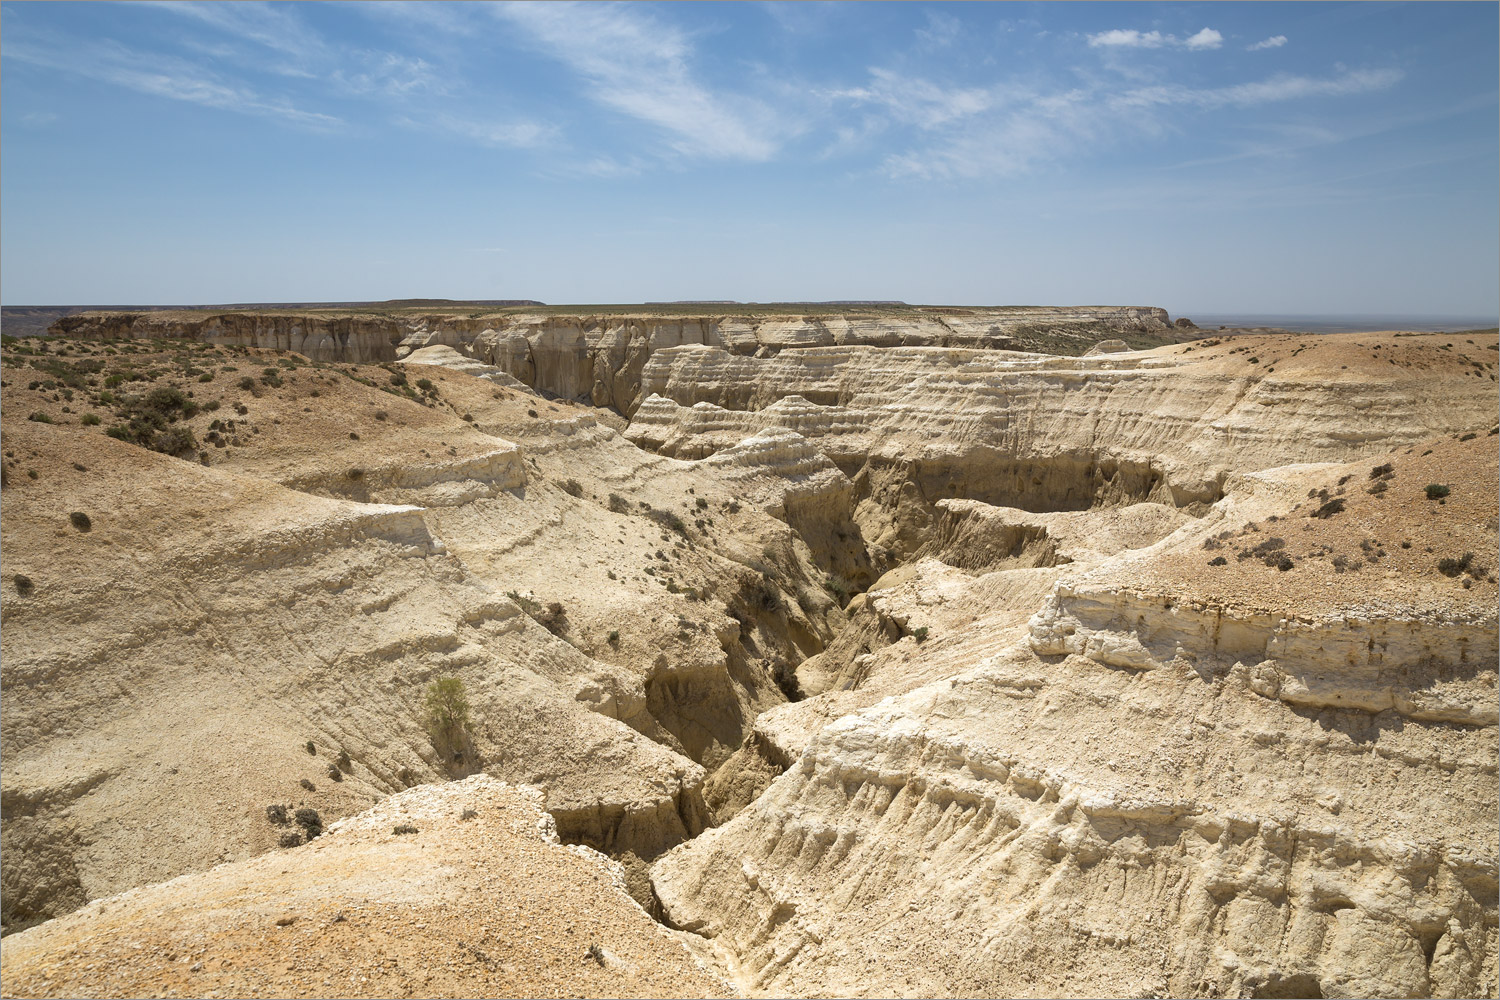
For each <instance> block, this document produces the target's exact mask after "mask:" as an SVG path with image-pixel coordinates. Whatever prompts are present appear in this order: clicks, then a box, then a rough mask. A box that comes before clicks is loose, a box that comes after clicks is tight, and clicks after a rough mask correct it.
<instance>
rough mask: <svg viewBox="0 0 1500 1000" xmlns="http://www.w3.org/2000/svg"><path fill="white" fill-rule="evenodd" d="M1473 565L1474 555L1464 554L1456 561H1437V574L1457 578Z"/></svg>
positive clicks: (1470, 553)
mask: <svg viewBox="0 0 1500 1000" xmlns="http://www.w3.org/2000/svg"><path fill="white" fill-rule="evenodd" d="M1473 563H1474V553H1472V552H1465V553H1464V554H1463V555H1461V556H1459V557H1458V558H1457V559H1439V560H1438V564H1437V569H1438V572H1439V573H1441V574H1443V575H1444V576H1447V577H1454V576H1458V575H1459V574H1460V573H1463V572H1464V571H1466V570H1467V569H1468V568H1469V567H1470V566H1471V565H1473Z"/></svg>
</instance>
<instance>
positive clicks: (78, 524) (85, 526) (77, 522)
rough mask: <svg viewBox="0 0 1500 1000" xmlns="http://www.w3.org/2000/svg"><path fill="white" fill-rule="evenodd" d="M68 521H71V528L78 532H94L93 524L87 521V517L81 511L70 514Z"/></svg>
mask: <svg viewBox="0 0 1500 1000" xmlns="http://www.w3.org/2000/svg"><path fill="white" fill-rule="evenodd" d="M68 520H69V521H71V522H72V523H73V527H75V528H77V529H78V530H79V531H92V530H94V522H93V521H91V520H89V516H88V515H87V514H85V513H84V512H83V511H81V510H75V511H73V512H72V513H71V514H69V515H68Z"/></svg>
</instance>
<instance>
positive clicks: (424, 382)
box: [417, 378, 434, 392]
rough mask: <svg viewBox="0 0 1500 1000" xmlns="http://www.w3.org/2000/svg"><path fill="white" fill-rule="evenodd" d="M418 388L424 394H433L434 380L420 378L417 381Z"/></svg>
mask: <svg viewBox="0 0 1500 1000" xmlns="http://www.w3.org/2000/svg"><path fill="white" fill-rule="evenodd" d="M417 388H418V389H421V390H422V391H423V392H432V391H433V388H434V387H433V384H432V379H430V378H419V379H417Z"/></svg>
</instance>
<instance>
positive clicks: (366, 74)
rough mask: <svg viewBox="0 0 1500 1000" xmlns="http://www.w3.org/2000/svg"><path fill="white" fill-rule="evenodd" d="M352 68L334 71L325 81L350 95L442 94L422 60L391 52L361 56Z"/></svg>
mask: <svg viewBox="0 0 1500 1000" xmlns="http://www.w3.org/2000/svg"><path fill="white" fill-rule="evenodd" d="M358 55H359V57H360V58H359V59H358V60H357V61H356V62H355V65H354V66H352V67H350V68H348V69H344V68H339V69H336V70H334V71H333V72H332V73H331V74H330V76H329V79H330V80H332V81H333V82H334V83H335V84H337V85H338V86H339V87H341V88H342V89H344V90H345V91H347V92H349V93H351V94H361V95H370V94H383V95H386V96H390V97H402V96H405V95H408V94H415V93H418V92H427V93H439V94H440V93H443V92H444V91H445V90H446V87H445V86H444V84H443V82H442V80H441V78H440V77H439V76H438V75H437V73H436V72H435V70H434V68H433V67H432V66H431V65H430V64H429V63H427V62H426V61H425V60H423V59H413V58H411V57H409V56H403V55H398V54H396V53H394V52H362V53H359V54H358Z"/></svg>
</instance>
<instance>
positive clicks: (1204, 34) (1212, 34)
mask: <svg viewBox="0 0 1500 1000" xmlns="http://www.w3.org/2000/svg"><path fill="white" fill-rule="evenodd" d="M1223 44H1224V36H1223V35H1221V34H1219V33H1218V32H1217V31H1215V30H1214V29H1212V28H1204V29H1203V30H1202V31H1200V32H1198V33H1197V34H1196V35H1193V36H1191V37H1190V38H1185V39H1183V40H1182V47H1183V48H1185V49H1197V50H1202V49H1216V48H1218V47H1219V46H1220V45H1223Z"/></svg>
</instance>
